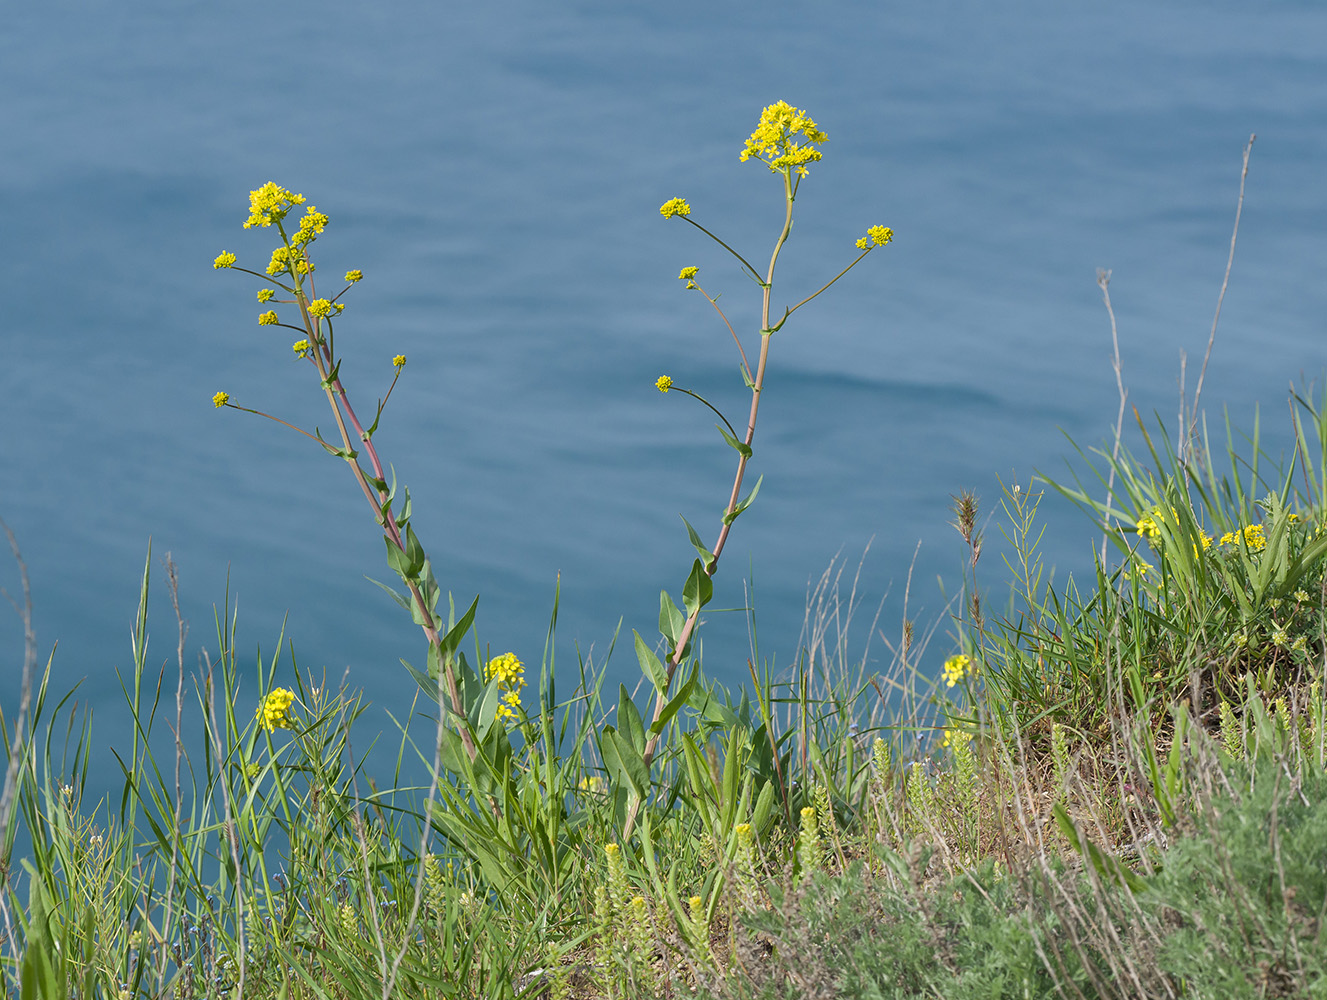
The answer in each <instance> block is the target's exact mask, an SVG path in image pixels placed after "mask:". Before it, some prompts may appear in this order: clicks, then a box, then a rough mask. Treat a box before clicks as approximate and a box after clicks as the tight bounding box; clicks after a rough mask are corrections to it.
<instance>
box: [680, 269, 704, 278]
mask: <svg viewBox="0 0 1327 1000" xmlns="http://www.w3.org/2000/svg"><path fill="white" fill-rule="evenodd" d="M699 271H700V268H698V267H684V268H682V270H681V271H679V272H678V275H677V280H678V281H690V280H691V279H692V278H694V277H695V276H696V274H697V273H698V272H699Z"/></svg>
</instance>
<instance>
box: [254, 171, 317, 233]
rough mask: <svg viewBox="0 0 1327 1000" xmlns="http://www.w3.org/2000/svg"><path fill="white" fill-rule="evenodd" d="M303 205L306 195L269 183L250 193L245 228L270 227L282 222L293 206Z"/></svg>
mask: <svg viewBox="0 0 1327 1000" xmlns="http://www.w3.org/2000/svg"><path fill="white" fill-rule="evenodd" d="M303 204H304V195H302V194H293V193H291V192H290V191H287V190H286V189H285V188H283V187H277V185H276V184H275V183H273V182H272V181H268V182H267V183H266V184H264V185H263V186H262V187H260V188H259V189H258V190H257V191H250V192H249V218H248V220H247V221H246V222H245V223H244V228H245V229H250V228H252V227H254V226H270V225H271V224H272V223H274V222H280V221H281V220H282V219H284V218H285V217H286V213H287V212H289V211H290V209H291V207H292V206H294V205H303Z"/></svg>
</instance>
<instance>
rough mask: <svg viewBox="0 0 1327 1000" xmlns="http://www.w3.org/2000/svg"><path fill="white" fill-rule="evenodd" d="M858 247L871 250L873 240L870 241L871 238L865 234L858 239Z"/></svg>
mask: <svg viewBox="0 0 1327 1000" xmlns="http://www.w3.org/2000/svg"><path fill="white" fill-rule="evenodd" d="M857 249H858V250H870V249H871V241H870V239H869V238H867V237H865V236H863V237H862V238H861V239H860V240H858V241H857Z"/></svg>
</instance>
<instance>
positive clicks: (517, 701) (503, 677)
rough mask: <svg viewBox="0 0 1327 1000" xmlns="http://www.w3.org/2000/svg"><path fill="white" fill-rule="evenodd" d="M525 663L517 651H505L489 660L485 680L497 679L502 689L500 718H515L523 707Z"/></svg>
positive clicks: (485, 670) (485, 669)
mask: <svg viewBox="0 0 1327 1000" xmlns="http://www.w3.org/2000/svg"><path fill="white" fill-rule="evenodd" d="M524 675H525V664H524V663H522V662H521V661H520V660H518V659H517V658H516V654H515V653H503V654H502V655H501V656H495V657H493V659H491V660H489V661H488V666H487V667H485V668H484V680H486V681H491V680H496V681H497V682H498V687H499V688H500V689H502V692H503V694H502V704H501V705H499V706H498V718H499V719H515V718H516V710H517V709H518V708H520V707H521V688H523V687H525V676H524Z"/></svg>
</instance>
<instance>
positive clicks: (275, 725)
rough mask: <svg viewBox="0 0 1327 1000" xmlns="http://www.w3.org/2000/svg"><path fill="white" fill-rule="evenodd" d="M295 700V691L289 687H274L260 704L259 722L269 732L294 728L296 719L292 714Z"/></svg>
mask: <svg viewBox="0 0 1327 1000" xmlns="http://www.w3.org/2000/svg"><path fill="white" fill-rule="evenodd" d="M294 701H295V692H294V691H292V690H290V689H289V688H272V690H271V691H269V692H268V694H267V697H266V698H264V699H263V703H262V704H261V705H259V706H258V713H257V714H258V722H259V724H260V725H261V726H262V727H263V728H264V729H266V730H267V731H268V732H269V733H270V732H272V731H273V730H274V729H294V728H295V720H294V719H292V718H291V716H290V706H291V705H292V704H293V703H294Z"/></svg>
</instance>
